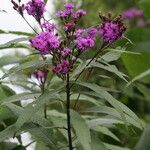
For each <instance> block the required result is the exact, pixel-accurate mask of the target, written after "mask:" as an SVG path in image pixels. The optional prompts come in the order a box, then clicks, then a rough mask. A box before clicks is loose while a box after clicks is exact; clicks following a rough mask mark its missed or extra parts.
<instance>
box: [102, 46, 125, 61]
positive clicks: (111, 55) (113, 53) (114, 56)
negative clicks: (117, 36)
mask: <svg viewBox="0 0 150 150" xmlns="http://www.w3.org/2000/svg"><path fill="white" fill-rule="evenodd" d="M107 50H108V51H109V52H107V53H106V54H104V55H103V56H102V57H101V59H103V60H104V61H106V62H111V61H115V60H118V59H119V58H120V56H121V54H122V53H124V51H125V48H120V47H117V48H116V49H107Z"/></svg>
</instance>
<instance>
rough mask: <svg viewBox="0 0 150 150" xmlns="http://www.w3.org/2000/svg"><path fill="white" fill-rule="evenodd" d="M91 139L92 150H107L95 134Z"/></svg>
mask: <svg viewBox="0 0 150 150" xmlns="http://www.w3.org/2000/svg"><path fill="white" fill-rule="evenodd" d="M91 138H92V143H91V149H92V150H107V149H106V147H105V146H104V144H103V143H102V141H101V140H100V139H99V138H98V136H96V135H95V134H94V133H92V134H91Z"/></svg>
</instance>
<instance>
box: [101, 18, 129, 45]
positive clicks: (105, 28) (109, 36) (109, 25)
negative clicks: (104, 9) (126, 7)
mask: <svg viewBox="0 0 150 150" xmlns="http://www.w3.org/2000/svg"><path fill="white" fill-rule="evenodd" d="M125 30H126V28H125V26H124V24H123V22H122V18H121V16H119V17H117V18H116V19H114V20H111V19H110V18H105V17H104V18H103V23H102V24H101V25H100V29H99V34H100V36H102V38H103V40H104V43H105V44H112V43H114V42H115V41H116V40H118V39H119V38H120V37H121V36H122V35H123V33H124V32H125Z"/></svg>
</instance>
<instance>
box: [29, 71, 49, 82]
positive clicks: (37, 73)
mask: <svg viewBox="0 0 150 150" xmlns="http://www.w3.org/2000/svg"><path fill="white" fill-rule="evenodd" d="M47 73H48V72H47V71H43V70H35V71H34V72H33V74H32V75H33V76H34V77H35V78H36V79H37V80H38V81H40V82H41V83H43V82H44V81H45V79H46V76H47Z"/></svg>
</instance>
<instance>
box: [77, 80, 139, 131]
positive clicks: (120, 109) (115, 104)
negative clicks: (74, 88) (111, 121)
mask: <svg viewBox="0 0 150 150" xmlns="http://www.w3.org/2000/svg"><path fill="white" fill-rule="evenodd" d="M76 83H77V84H79V85H82V86H85V87H87V88H89V89H91V90H93V91H95V92H96V93H97V95H100V98H101V97H103V98H104V99H105V100H107V102H108V103H110V104H111V105H112V106H113V107H114V108H115V109H116V110H117V111H118V112H119V113H120V115H121V117H122V119H123V121H124V122H125V123H126V116H125V114H124V112H125V113H126V114H127V115H129V116H130V117H131V118H133V119H134V120H135V121H136V122H137V123H138V124H139V127H140V128H141V129H142V124H141V121H140V119H139V118H138V117H137V115H136V114H135V113H134V112H133V111H131V110H130V109H129V108H128V107H127V106H125V105H124V104H122V103H121V102H119V101H117V100H116V99H115V98H114V97H113V96H112V95H111V94H109V93H108V92H107V91H105V90H104V89H103V88H101V87H100V86H98V85H96V84H92V83H85V82H79V81H78V82H76Z"/></svg>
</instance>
